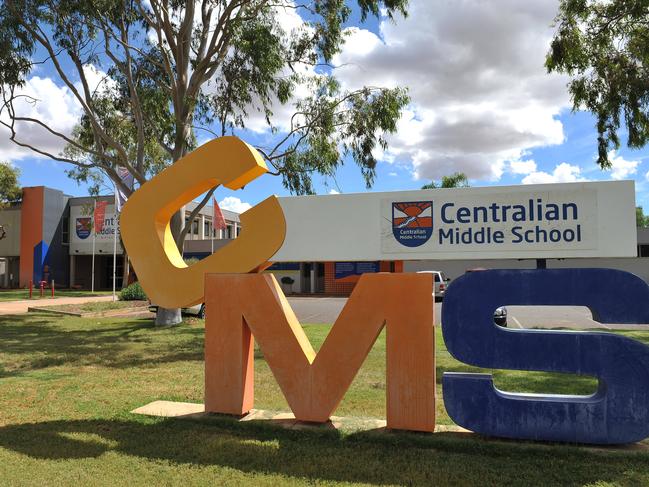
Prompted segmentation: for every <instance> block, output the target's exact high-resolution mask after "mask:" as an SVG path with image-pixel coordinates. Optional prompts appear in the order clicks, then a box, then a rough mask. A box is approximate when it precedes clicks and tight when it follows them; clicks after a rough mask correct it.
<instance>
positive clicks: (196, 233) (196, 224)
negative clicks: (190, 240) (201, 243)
mask: <svg viewBox="0 0 649 487" xmlns="http://www.w3.org/2000/svg"><path fill="white" fill-rule="evenodd" d="M198 223H199V222H198V220H194V223H193V224H192V233H193V234H194V235H198Z"/></svg>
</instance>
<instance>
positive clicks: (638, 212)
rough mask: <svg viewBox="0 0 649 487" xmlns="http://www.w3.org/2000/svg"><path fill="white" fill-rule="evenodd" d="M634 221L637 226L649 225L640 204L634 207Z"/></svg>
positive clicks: (644, 226) (648, 220)
mask: <svg viewBox="0 0 649 487" xmlns="http://www.w3.org/2000/svg"><path fill="white" fill-rule="evenodd" d="M635 223H636V226H637V227H638V228H647V227H649V216H648V215H645V214H644V211H643V210H642V206H638V207H636V209H635Z"/></svg>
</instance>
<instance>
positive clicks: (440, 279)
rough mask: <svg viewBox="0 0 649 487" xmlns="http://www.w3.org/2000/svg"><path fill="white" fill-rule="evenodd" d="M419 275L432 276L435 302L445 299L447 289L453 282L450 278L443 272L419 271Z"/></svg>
mask: <svg viewBox="0 0 649 487" xmlns="http://www.w3.org/2000/svg"><path fill="white" fill-rule="evenodd" d="M417 274H431V277H432V278H433V285H434V290H433V291H434V296H435V301H438V300H439V301H441V300H442V299H444V293H445V292H446V287H447V286H448V283H449V281H450V280H451V279H450V278H449V277H446V275H445V274H444V273H443V272H442V271H418V272H417Z"/></svg>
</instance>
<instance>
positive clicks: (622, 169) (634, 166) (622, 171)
mask: <svg viewBox="0 0 649 487" xmlns="http://www.w3.org/2000/svg"><path fill="white" fill-rule="evenodd" d="M608 160H609V161H611V178H613V179H626V178H628V177H629V176H633V175H634V174H635V173H636V172H637V171H638V166H639V165H640V161H627V160H626V159H624V158H623V157H622V156H618V155H617V153H616V152H615V151H614V150H612V151H610V152H609V153H608Z"/></svg>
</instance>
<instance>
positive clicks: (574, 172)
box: [0, 0, 649, 209]
mask: <svg viewBox="0 0 649 487" xmlns="http://www.w3.org/2000/svg"><path fill="white" fill-rule="evenodd" d="M556 8H557V2H555V1H554V0H552V1H547V0H530V1H529V2H519V1H518V0H498V1H493V2H481V1H479V0H464V1H462V2H440V3H438V2H429V1H426V0H412V1H411V4H410V12H411V15H410V16H409V18H408V19H406V20H403V19H400V20H398V21H397V22H396V23H390V22H388V21H386V20H385V19H383V20H381V21H377V20H372V21H370V22H368V23H366V24H364V25H359V23H358V20H359V19H358V15H357V14H356V13H355V15H354V16H352V19H351V21H350V23H349V27H350V28H351V30H350V37H349V40H348V42H347V44H346V46H345V49H344V50H343V52H342V53H341V54H340V55H339V56H337V58H336V59H335V60H334V62H335V63H336V64H337V65H340V66H342V67H341V68H339V69H337V70H336V72H337V76H338V77H339V79H340V80H341V82H342V85H343V87H345V88H348V89H354V88H357V87H360V86H363V85H374V86H408V87H409V89H410V95H411V98H412V103H411V105H410V106H409V107H408V109H407V110H406V112H405V113H404V117H403V119H402V121H401V122H400V125H399V131H398V133H397V134H395V135H394V136H392V137H390V149H389V150H388V151H387V152H386V153H377V156H378V157H379V159H380V160H381V162H380V163H379V165H378V171H377V172H378V174H377V178H376V182H375V184H374V186H373V188H372V191H392V190H405V189H418V188H420V187H421V186H422V185H423V184H425V183H426V182H428V181H429V180H430V179H431V178H434V179H439V178H440V177H441V176H442V175H445V174H450V173H452V172H454V171H463V172H465V173H466V174H467V175H468V176H469V178H470V179H471V185H472V186H492V185H509V184H523V183H534V182H537V183H541V182H569V181H583V180H610V179H634V180H635V181H636V199H637V202H638V204H639V205H642V206H644V207H645V208H647V209H649V182H648V180H647V174H648V173H649V150H647V149H642V150H637V151H633V150H629V149H628V148H626V146H623V147H622V148H621V149H620V150H619V151H618V152H617V153H615V154H611V158H612V160H613V161H614V168H613V170H612V171H601V170H600V169H599V168H598V166H597V165H596V163H595V157H596V152H597V148H596V137H597V134H596V131H595V129H594V120H593V117H592V116H591V115H589V114H588V113H583V112H581V113H572V112H571V110H570V102H569V99H568V96H567V92H566V88H565V84H566V81H567V79H566V78H564V77H562V76H558V75H547V74H546V73H545V69H544V67H543V60H544V55H545V52H547V47H548V44H549V41H550V38H551V35H552V27H551V23H552V19H553V17H554V15H555V14H556ZM285 15H286V16H287V20H286V21H287V23H288V25H295V24H296V23H299V22H300V19H299V17H296V16H295V14H294V12H292V11H291V12H287V13H286V14H285ZM89 69H91V68H89ZM100 69H101V68H99V70H100ZM26 89H27V90H31V91H32V93H34V94H36V95H37V98H39V100H40V101H39V103H38V106H37V107H29V108H26V109H28V110H31V111H32V113H34V111H36V112H37V113H38V114H39V115H41V116H42V117H43V118H44V119H46V120H50V121H51V123H53V124H55V125H56V124H58V126H59V127H60V128H61V130H63V131H65V130H70V129H71V127H72V126H73V125H74V122H75V120H76V118H77V117H78V113H79V111H78V108H76V109H75V107H74V100H73V99H72V98H71V97H70V93H69V92H66V88H64V87H63V86H62V84H61V83H60V81H59V80H58V79H57V78H56V76H54V73H53V71H52V69H51V67H47V66H45V67H43V68H40V69H39V71H38V72H35V73H34V77H33V78H32V79H30V82H29V83H28V86H27V88H26ZM276 113H277V114H278V120H277V126H278V127H280V130H281V127H282V126H283V125H282V124H283V122H285V120H286V117H287V116H288V115H289V114H290V107H284V108H280V109H278V110H276ZM282 117H283V119H284V120H282ZM24 134H25V137H30V136H31V137H32V138H33V139H35V140H39V141H41V140H40V139H41V136H40V135H39V134H37V133H34V134H30V133H29V132H28V131H25V132H24ZM241 136H242V137H243V138H244V139H245V140H246V141H248V142H249V143H251V144H253V145H255V144H260V145H264V144H265V143H270V141H271V140H272V138H273V136H272V135H271V134H269V133H268V132H267V131H265V130H264V127H263V123H260V120H252V121H251V130H248V131H246V132H244V133H242V134H241ZM200 137H201V136H200V134H199V140H201V141H205V140H206V139H204V138H200ZM3 139H4V140H3ZM42 143H43V144H45V145H46V146H48V144H49V146H51V147H50V148H51V149H52V150H56V144H55V143H54V142H52V141H48V140H45V139H42ZM49 146H48V147H49ZM0 151H3V152H4V155H3V156H0V159H5V160H10V161H11V162H12V163H13V164H15V165H16V166H18V167H19V168H20V169H21V184H23V185H24V186H36V185H47V186H50V187H54V188H59V189H61V190H63V191H65V192H66V193H68V194H70V195H74V196H81V195H84V194H86V193H87V189H86V188H85V187H83V186H78V185H77V184H76V183H75V182H73V181H71V180H70V179H68V178H67V176H66V175H65V174H64V169H65V168H66V166H65V165H64V164H61V163H58V162H54V161H51V160H49V159H44V158H37V157H34V156H33V154H30V153H26V152H24V151H19V150H16V148H15V147H12V146H11V144H10V143H9V142H8V141H7V140H6V134H5V133H3V132H0ZM314 182H315V187H316V189H317V191H318V193H320V194H327V193H330V192H331V191H339V192H343V193H353V192H363V191H366V188H365V186H364V183H363V180H362V178H361V176H360V172H359V171H358V169H357V168H356V166H355V164H354V163H353V161H346V163H345V165H344V166H343V167H342V168H341V169H340V170H339V171H338V173H337V175H336V177H335V179H334V178H323V177H321V176H318V175H315V176H314ZM269 194H277V195H288V192H287V191H286V190H285V189H284V188H283V187H282V184H281V180H280V179H279V178H277V177H273V176H264V177H262V178H259V179H258V180H257V181H254V182H253V183H251V184H249V185H248V186H247V187H246V188H245V189H244V190H242V191H237V192H231V191H228V190H225V189H219V190H218V192H217V197H218V199H219V201H224V199H225V198H227V197H230V199H228V200H226V203H227V204H226V207H228V206H230V205H234V206H232V208H234V209H237V207H238V208H240V209H245V207H246V204H253V205H254V204H256V203H257V202H259V201H261V200H263V199H264V198H266V197H267V196H268V195H269ZM232 198H238V200H240V201H241V202H243V203H242V204H241V205H239V204H238V203H237V201H236V200H234V199H232Z"/></svg>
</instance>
